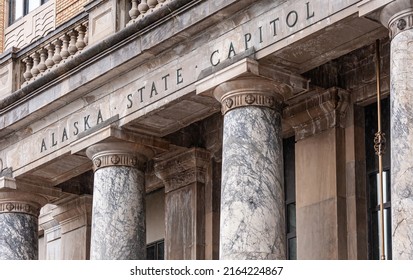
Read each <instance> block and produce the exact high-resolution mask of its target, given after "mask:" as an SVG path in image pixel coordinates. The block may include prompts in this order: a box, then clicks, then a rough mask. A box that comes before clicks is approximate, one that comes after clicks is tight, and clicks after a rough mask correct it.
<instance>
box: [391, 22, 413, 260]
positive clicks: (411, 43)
mask: <svg viewBox="0 0 413 280" xmlns="http://www.w3.org/2000/svg"><path fill="white" fill-rule="evenodd" d="M390 50H391V67H390V68H391V70H390V71H391V72H390V77H391V78H390V80H391V82H390V84H391V85H390V86H391V87H390V101H391V181H392V182H391V186H392V191H391V208H392V239H393V240H392V243H393V246H392V249H393V259H410V260H412V259H413V72H412V65H413V30H412V29H409V30H406V31H404V32H401V33H400V34H398V35H396V36H395V37H394V38H393V40H392V42H391V48H390Z"/></svg>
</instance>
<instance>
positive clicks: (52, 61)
mask: <svg viewBox="0 0 413 280" xmlns="http://www.w3.org/2000/svg"><path fill="white" fill-rule="evenodd" d="M87 31H88V22H83V23H81V24H78V25H77V26H76V27H74V28H73V29H70V30H69V31H67V32H65V33H63V34H59V35H57V36H56V37H53V38H51V40H49V41H48V42H46V43H44V44H42V45H41V46H39V48H37V49H36V50H35V51H34V52H33V51H32V52H30V53H29V54H27V55H25V56H24V58H23V59H22V62H23V63H24V64H25V66H26V67H25V71H24V73H23V78H24V83H23V84H22V87H23V86H25V85H27V84H29V83H30V82H31V81H34V80H35V79H36V78H38V77H40V76H42V75H43V74H44V73H46V72H47V71H48V69H51V68H53V67H58V66H59V65H60V64H62V63H64V62H65V61H66V60H67V59H71V58H72V57H73V56H74V55H76V54H77V53H79V52H81V51H82V50H83V49H84V48H86V47H87V45H88V35H87V34H88V33H87Z"/></svg>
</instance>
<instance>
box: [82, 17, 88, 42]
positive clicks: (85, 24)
mask: <svg viewBox="0 0 413 280" xmlns="http://www.w3.org/2000/svg"><path fill="white" fill-rule="evenodd" d="M83 26H84V27H85V38H84V39H83V41H84V42H85V44H86V46H87V45H88V44H89V22H85V23H83Z"/></svg>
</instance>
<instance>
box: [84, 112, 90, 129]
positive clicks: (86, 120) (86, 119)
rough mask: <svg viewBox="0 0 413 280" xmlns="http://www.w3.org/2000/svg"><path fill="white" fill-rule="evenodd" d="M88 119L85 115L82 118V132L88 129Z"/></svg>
mask: <svg viewBox="0 0 413 280" xmlns="http://www.w3.org/2000/svg"><path fill="white" fill-rule="evenodd" d="M89 117H90V115H87V116H86V117H83V123H84V131H86V130H88V129H89V128H90V125H89Z"/></svg>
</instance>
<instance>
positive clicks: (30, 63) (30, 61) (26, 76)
mask: <svg viewBox="0 0 413 280" xmlns="http://www.w3.org/2000/svg"><path fill="white" fill-rule="evenodd" d="M23 62H24V64H26V72H24V73H23V78H24V79H25V80H26V82H28V81H30V79H31V78H32V77H33V75H32V73H31V72H30V71H31V70H32V67H33V59H32V58H31V57H30V56H28V57H26V58H25V59H23Z"/></svg>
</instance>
